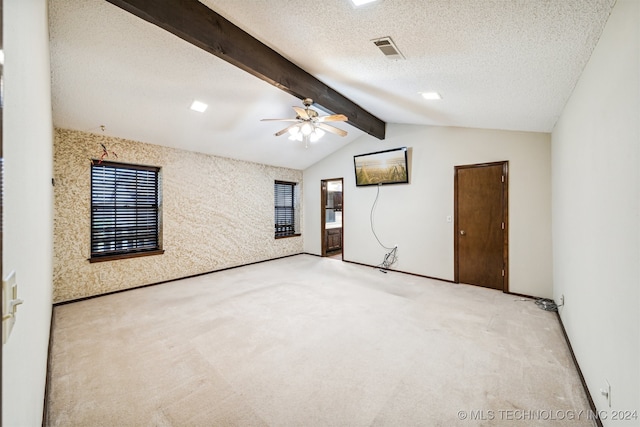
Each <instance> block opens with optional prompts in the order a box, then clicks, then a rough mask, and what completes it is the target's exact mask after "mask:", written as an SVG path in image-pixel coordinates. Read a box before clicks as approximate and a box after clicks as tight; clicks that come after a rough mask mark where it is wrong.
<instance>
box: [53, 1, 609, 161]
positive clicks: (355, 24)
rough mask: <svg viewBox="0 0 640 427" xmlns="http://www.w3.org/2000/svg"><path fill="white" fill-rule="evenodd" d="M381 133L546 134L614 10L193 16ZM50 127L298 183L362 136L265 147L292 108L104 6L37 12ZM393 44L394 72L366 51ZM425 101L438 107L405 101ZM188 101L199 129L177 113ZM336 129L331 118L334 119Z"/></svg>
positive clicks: (605, 4)
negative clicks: (303, 173)
mask: <svg viewBox="0 0 640 427" xmlns="http://www.w3.org/2000/svg"><path fill="white" fill-rule="evenodd" d="M201 1H202V3H204V4H205V5H207V6H208V7H210V8H211V9H213V10H214V11H216V12H218V13H219V14H221V15H222V16H224V17H225V18H227V19H228V20H230V21H231V22H233V23H234V24H235V25H237V26H239V27H240V28H242V29H244V30H245V31H247V32H248V33H250V34H251V35H253V36H254V37H255V38H257V39H259V40H260V41H262V42H263V43H265V44H267V45H268V46H270V47H271V48H273V49H274V50H276V51H277V52H279V53H280V54H282V55H283V56H284V57H286V58H288V59H290V60H291V61H292V62H294V63H295V64H297V65H298V66H300V67H301V68H303V69H305V70H306V71H307V72H309V73H311V74H312V75H314V76H315V77H317V78H318V79H320V80H321V81H323V82H324V83H326V84H328V85H329V86H331V87H333V88H334V89H336V90H338V91H339V92H341V93H342V94H343V95H345V96H347V97H348V98H350V99H351V100H352V101H354V102H355V103H357V104H359V105H361V106H362V107H364V108H365V109H366V110H368V111H370V112H371V113H373V114H374V115H376V116H378V117H380V118H381V119H382V120H384V121H386V122H388V123H409V124H423V125H439V126H462V127H478V128H491V129H509V130H524V131H539V132H550V131H551V130H552V129H553V126H554V124H555V122H556V120H557V118H558V116H559V115H560V113H561V111H562V108H563V107H564V104H565V102H566V100H567V99H568V97H569V95H570V94H571V91H572V90H573V87H574V85H575V83H576V81H577V79H578V77H579V75H580V73H581V72H582V69H583V67H584V65H585V64H586V62H587V61H588V59H589V57H590V55H591V51H592V50H593V48H594V46H595V44H596V43H597V41H598V38H599V36H600V34H601V32H602V29H603V27H604V25H605V23H606V20H607V18H608V17H609V13H610V10H611V8H612V6H613V4H614V3H615V0H512V1H507V0H403V1H393V0H380V1H379V2H378V3H374V4H373V5H369V6H366V7H364V8H358V9H357V8H354V7H353V6H352V5H351V2H350V1H349V0H324V1H322V2H321V3H318V4H316V5H314V6H313V7H310V6H309V2H308V1H301V0H201ZM50 27H51V28H50V36H51V61H52V87H53V113H54V124H55V125H56V126H58V127H64V128H71V129H79V130H85V131H90V132H99V131H100V130H99V129H100V128H99V127H100V125H102V124H104V125H105V126H106V131H105V133H106V134H108V135H113V136H118V137H123V138H129V139H134V140H139V141H145V142H151V143H155V144H161V145H167V146H172V147H176V148H182V149H186V150H193V151H200V152H204V153H210V154H216V155H221V156H225V157H232V158H237V159H243V160H249V161H255V162H260V163H267V164H272V165H279V166H288V167H293V168H298V169H304V168H306V167H308V166H310V165H311V164H313V163H315V162H317V161H319V160H320V159H322V158H323V157H325V156H327V155H328V154H330V153H331V152H333V151H335V150H337V149H339V148H341V147H342V146H344V144H346V143H348V142H350V141H352V140H353V139H355V138H357V137H359V136H361V135H363V133H362V132H361V131H359V130H358V129H356V128H354V127H352V126H350V125H348V124H338V127H341V128H342V129H344V130H347V131H348V132H349V135H348V136H347V137H345V138H340V137H338V136H334V135H326V136H325V137H324V138H323V139H322V140H321V141H320V142H318V143H317V144H314V145H312V146H311V147H310V148H309V149H305V148H304V147H303V145H302V144H300V143H295V142H292V141H289V140H288V139H287V138H286V136H281V137H278V138H276V137H275V136H273V133H274V132H276V131H278V130H280V129H281V128H282V127H284V126H281V125H280V124H279V123H266V122H260V119H261V118H274V117H293V116H294V113H293V110H292V109H291V106H293V105H296V106H300V105H301V103H300V101H299V100H298V99H296V98H294V97H292V96H290V95H288V94H286V93H284V92H282V91H280V90H278V89H276V88H274V87H272V86H271V85H269V84H267V83H265V82H263V81H261V80H259V79H257V78H255V77H253V76H251V75H249V74H248V73H246V72H244V71H241V70H239V69H237V68H235V67H233V66H232V65H230V64H228V63H226V62H224V61H223V60H221V59H218V58H216V57H214V56H212V55H210V54H208V53H206V52H204V51H202V50H200V49H198V48H196V47H194V46H191V45H189V44H188V43H187V42H185V41H183V40H180V39H178V38H177V37H175V36H173V35H171V34H169V33H167V32H165V31H164V30H161V29H160V28H158V27H155V26H153V25H151V24H149V23H147V22H144V21H142V20H141V19H139V18H136V17H134V16H132V15H130V14H129V13H127V12H125V11H123V10H121V9H119V8H117V7H115V6H113V5H111V4H109V3H107V2H106V1H104V0H51V1H50ZM384 36H391V37H392V38H393V40H394V42H395V43H396V45H397V46H398V48H399V49H400V50H401V51H402V53H403V54H404V56H405V57H406V60H397V61H393V60H389V59H387V58H386V57H384V55H383V54H382V53H381V52H380V51H379V50H378V49H377V48H376V47H375V46H374V45H373V44H372V42H371V39H375V38H379V37H384ZM431 90H434V91H438V92H440V94H441V95H442V97H443V99H442V100H440V101H426V100H423V99H422V98H421V97H420V96H419V94H418V92H421V91H431ZM193 99H199V100H201V101H204V102H207V103H209V109H208V110H207V111H206V112H205V113H202V114H200V113H196V112H193V111H191V110H189V109H188V107H189V104H190V103H191V101H192V100H193ZM337 113H339V112H337Z"/></svg>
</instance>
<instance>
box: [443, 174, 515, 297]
mask: <svg viewBox="0 0 640 427" xmlns="http://www.w3.org/2000/svg"><path fill="white" fill-rule="evenodd" d="M507 173H508V162H506V161H505V162H495V163H482V164H476V165H466V166H456V167H455V179H454V203H455V227H454V229H455V236H454V252H455V265H454V268H455V281H456V282H458V283H467V284H470V285H478V286H483V287H486V288H493V289H499V290H501V291H504V292H508V290H509V276H508V272H509V269H508V261H509V259H508V255H509V251H508V242H509V239H508V235H509V228H508V225H509V224H508V182H509V181H508V179H507V178H508V175H507Z"/></svg>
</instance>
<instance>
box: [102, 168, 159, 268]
mask: <svg viewBox="0 0 640 427" xmlns="http://www.w3.org/2000/svg"><path fill="white" fill-rule="evenodd" d="M100 167H103V168H109V169H113V170H116V171H117V170H122V171H123V172H121V174H122V173H124V174H126V173H129V174H131V171H134V172H133V173H134V175H135V179H134V180H133V181H132V180H131V179H130V177H129V178H128V179H126V178H123V179H121V181H120V182H121V184H123V185H125V184H129V185H131V183H132V182H134V183H135V181H137V174H138V172H139V171H147V172H153V173H154V175H152V176H153V177H154V178H155V179H154V182H153V183H152V185H151V186H149V185H144V186H143V185H140V186H138V185H137V183H136V187H135V190H134V191H135V202H134V204H133V205H125V206H120V207H121V208H125V209H127V210H129V214H130V215H131V213H130V212H131V210H132V209H133V211H134V212H135V213H134V214H133V217H134V218H135V219H136V220H138V219H140V218H144V219H146V220H148V218H149V212H150V211H155V223H154V222H153V221H152V230H153V229H155V230H154V232H153V233H152V234H153V235H154V238H155V239H154V238H152V239H151V243H152V245H151V246H148V245H147V244H145V245H143V246H144V247H143V248H142V249H140V248H137V247H136V246H137V245H138V244H139V242H138V239H135V238H134V240H135V243H133V246H130V245H129V244H126V246H128V247H125V248H120V249H119V250H118V249H114V250H111V251H105V252H100V251H97V250H96V249H95V248H96V246H97V242H96V240H97V239H98V238H99V237H98V236H97V234H98V231H99V227H97V226H96V212H97V211H98V209H100V205H99V204H96V203H95V201H94V199H96V198H98V197H99V196H100V195H99V193H100V191H102V192H104V191H108V188H109V185H108V184H107V185H106V186H105V185H104V184H103V186H102V189H99V188H98V187H97V186H94V171H95V170H97V168H100ZM116 171H114V172H112V175H113V178H112V180H113V191H114V192H116V191H117V172H116ZM160 171H161V168H160V167H158V166H147V165H138V164H130V163H120V162H110V161H101V162H99V161H94V162H93V163H92V165H91V168H90V180H91V183H90V197H91V200H90V230H89V238H90V247H89V252H90V256H89V262H91V263H94V262H103V261H112V260H118V259H127V258H136V257H142V256H151V255H160V254H163V253H164V250H163V249H162V211H161V175H160ZM98 173H99V172H98ZM105 187H106V188H107V190H105ZM150 190H151V191H153V194H152V196H151V197H149V196H148V192H149V191H150ZM143 191H146V192H147V195H143V196H142V197H141V198H142V199H143V201H145V202H149V199H150V198H151V199H153V200H151V201H152V203H151V204H149V203H146V204H144V203H137V202H138V195H139V194H140V193H141V192H143ZM124 195H125V194H119V196H120V197H123V196H124ZM117 197H118V195H116V196H114V199H115V200H117ZM140 205H143V206H142V208H140V207H139V206H140ZM103 207H104V205H103ZM111 208H112V209H113V211H114V213H113V217H114V218H113V222H114V228H117V225H115V224H117V221H118V219H117V217H116V209H117V207H116V204H115V201H114V205H113V206H112V207H111ZM139 209H140V210H139ZM141 212H143V213H141ZM106 213H107V216H108V214H109V208H107V209H106ZM145 213H146V215H145ZM152 218H153V216H152ZM125 219H131V216H129V218H125ZM136 227H138V226H137V225H136ZM140 228H142V227H140ZM138 231H139V230H137V229H136V231H135V232H134V233H138ZM113 233H114V235H113V239H112V240H111V244H112V245H113V246H114V247H116V246H117V245H118V244H122V241H120V242H118V234H117V232H116V231H115V230H114V232H113ZM120 237H122V235H120ZM135 237H138V236H137V235H136V236H135ZM140 239H141V238H140ZM146 239H148V236H146Z"/></svg>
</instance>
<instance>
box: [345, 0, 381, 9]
mask: <svg viewBox="0 0 640 427" xmlns="http://www.w3.org/2000/svg"><path fill="white" fill-rule="evenodd" d="M374 1H376V0H351V3H353V5H354V6H356V7H358V6H364V5H365V4H369V3H373V2H374Z"/></svg>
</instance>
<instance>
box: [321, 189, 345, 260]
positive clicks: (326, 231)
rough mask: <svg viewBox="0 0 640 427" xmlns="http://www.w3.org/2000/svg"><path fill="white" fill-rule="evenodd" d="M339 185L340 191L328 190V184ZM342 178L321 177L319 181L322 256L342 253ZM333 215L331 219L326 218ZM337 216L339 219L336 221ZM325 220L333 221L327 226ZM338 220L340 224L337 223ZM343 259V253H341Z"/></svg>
mask: <svg viewBox="0 0 640 427" xmlns="http://www.w3.org/2000/svg"><path fill="white" fill-rule="evenodd" d="M332 185H333V186H334V187H335V186H338V187H340V191H339V192H337V191H330V186H332ZM343 186H344V182H343V179H342V178H333V179H323V180H321V181H320V236H321V240H322V242H321V243H322V247H321V251H322V252H321V254H322V256H323V257H324V256H328V255H337V254H338V253H342V250H343V243H344V238H343V236H344V232H343V231H344V230H343V228H344V219H343V218H344V217H343V194H344V188H343ZM328 215H333V219H331V218H328ZM338 218H339V221H338ZM327 222H333V224H332V225H331V226H330V227H327ZM337 222H340V225H339V226H338V225H337ZM342 257H343V259H344V255H342Z"/></svg>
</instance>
